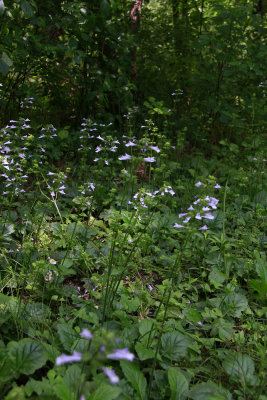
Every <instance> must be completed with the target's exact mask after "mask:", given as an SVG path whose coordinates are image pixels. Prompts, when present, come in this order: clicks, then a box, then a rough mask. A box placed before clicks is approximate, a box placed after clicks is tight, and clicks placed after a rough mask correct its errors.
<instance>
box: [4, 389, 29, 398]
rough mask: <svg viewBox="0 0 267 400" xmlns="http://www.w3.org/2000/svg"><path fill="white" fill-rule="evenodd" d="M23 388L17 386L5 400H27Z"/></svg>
mask: <svg viewBox="0 0 267 400" xmlns="http://www.w3.org/2000/svg"><path fill="white" fill-rule="evenodd" d="M25 399H26V398H25V394H24V389H23V387H19V386H15V387H13V389H11V390H10V392H8V394H7V395H6V396H5V400H25Z"/></svg>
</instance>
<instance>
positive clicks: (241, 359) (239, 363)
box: [222, 353, 255, 383]
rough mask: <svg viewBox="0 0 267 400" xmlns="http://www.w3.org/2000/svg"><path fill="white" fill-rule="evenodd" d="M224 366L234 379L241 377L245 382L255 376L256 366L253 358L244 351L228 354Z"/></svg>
mask: <svg viewBox="0 0 267 400" xmlns="http://www.w3.org/2000/svg"><path fill="white" fill-rule="evenodd" d="M222 365H223V368H224V369H225V371H226V372H227V374H228V375H230V376H231V377H232V378H233V379H239V380H241V381H242V382H243V383H245V382H247V383H248V382H249V381H250V380H251V378H252V377H253V374H254V370H255V366H254V362H253V360H252V359H251V358H250V357H249V356H247V355H246V354H242V353H230V354H228V355H227V356H226V358H225V359H224V361H223V363H222Z"/></svg>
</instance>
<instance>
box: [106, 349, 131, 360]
mask: <svg viewBox="0 0 267 400" xmlns="http://www.w3.org/2000/svg"><path fill="white" fill-rule="evenodd" d="M107 358H109V359H110V360H128V361H133V359H134V354H132V353H130V352H129V350H128V349H127V348H125V349H117V350H114V351H113V353H111V354H108V355H107Z"/></svg>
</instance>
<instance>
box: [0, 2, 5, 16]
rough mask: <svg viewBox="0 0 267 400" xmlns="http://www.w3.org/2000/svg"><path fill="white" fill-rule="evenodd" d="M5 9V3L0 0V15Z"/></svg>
mask: <svg viewBox="0 0 267 400" xmlns="http://www.w3.org/2000/svg"><path fill="white" fill-rule="evenodd" d="M4 11H5V4H4V1H3V0H0V16H1V15H2V14H3V13H4Z"/></svg>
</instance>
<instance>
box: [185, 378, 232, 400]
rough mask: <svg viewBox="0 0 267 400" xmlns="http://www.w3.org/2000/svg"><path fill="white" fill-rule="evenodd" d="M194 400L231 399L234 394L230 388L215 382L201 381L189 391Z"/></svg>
mask: <svg viewBox="0 0 267 400" xmlns="http://www.w3.org/2000/svg"><path fill="white" fill-rule="evenodd" d="M189 397H190V399H193V400H231V399H232V396H231V393H229V392H228V390H226V389H224V388H222V387H220V386H218V385H216V383H214V382H210V381H208V382H206V383H200V384H199V385H196V386H195V387H194V388H193V389H192V390H191V391H190V393H189Z"/></svg>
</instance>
